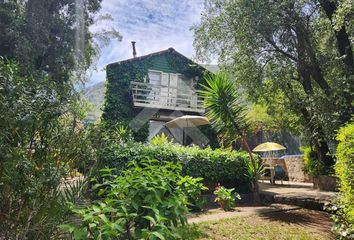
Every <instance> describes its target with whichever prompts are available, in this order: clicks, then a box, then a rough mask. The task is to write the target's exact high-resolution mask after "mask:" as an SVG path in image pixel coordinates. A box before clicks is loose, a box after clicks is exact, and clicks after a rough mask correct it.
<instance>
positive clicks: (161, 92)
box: [131, 82, 204, 113]
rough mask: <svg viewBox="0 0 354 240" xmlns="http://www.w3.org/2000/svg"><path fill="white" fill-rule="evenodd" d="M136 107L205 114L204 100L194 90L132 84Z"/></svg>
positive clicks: (138, 83)
mask: <svg viewBox="0 0 354 240" xmlns="http://www.w3.org/2000/svg"><path fill="white" fill-rule="evenodd" d="M131 89H132V95H133V101H134V106H136V107H149V108H159V109H169V110H176V111H189V112H199V113H203V112H204V108H203V107H202V103H203V101H202V99H201V98H200V97H199V96H198V95H197V94H196V93H195V92H193V91H192V90H189V91H186V90H184V91H183V90H181V89H179V88H177V87H173V86H163V85H156V84H150V83H142V82H131Z"/></svg>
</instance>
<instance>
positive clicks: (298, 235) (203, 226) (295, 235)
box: [188, 209, 333, 240]
mask: <svg viewBox="0 0 354 240" xmlns="http://www.w3.org/2000/svg"><path fill="white" fill-rule="evenodd" d="M330 228H331V222H330V220H329V216H328V215H327V214H325V213H323V212H317V211H310V210H304V209H299V210H291V211H282V212H273V213H263V214H256V215H250V216H237V217H233V218H227V219H222V220H216V221H208V222H203V223H198V224H194V225H192V226H191V227H190V231H189V234H188V235H189V237H188V238H189V239H200V240H207V239H218V240H223V239H225V240H226V239H237V240H242V239H252V240H253V239H277V240H280V239H294V240H295V239H296V240H316V239H318V240H320V239H321V240H325V239H333V236H332V234H331V232H330Z"/></svg>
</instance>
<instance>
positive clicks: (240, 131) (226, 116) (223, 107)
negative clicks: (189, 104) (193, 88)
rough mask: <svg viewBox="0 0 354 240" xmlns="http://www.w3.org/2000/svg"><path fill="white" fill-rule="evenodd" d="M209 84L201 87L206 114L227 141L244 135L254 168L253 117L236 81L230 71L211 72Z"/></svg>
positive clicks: (256, 194)
mask: <svg viewBox="0 0 354 240" xmlns="http://www.w3.org/2000/svg"><path fill="white" fill-rule="evenodd" d="M205 82H206V83H205V84H204V85H201V87H202V90H200V91H199V93H200V95H201V97H202V98H203V101H204V107H205V109H206V116H207V117H208V118H209V119H210V121H211V125H212V126H213V128H215V130H216V132H217V133H218V134H219V135H221V136H222V138H223V141H224V140H226V143H227V144H230V145H231V144H232V143H233V142H234V141H235V140H237V139H241V143H242V145H243V146H244V147H245V149H246V151H247V152H248V154H249V158H250V162H251V164H252V165H253V168H254V169H257V166H256V165H257V163H256V160H255V158H254V157H253V153H252V151H251V149H250V147H249V145H248V143H247V140H246V136H247V131H249V129H250V126H249V121H248V119H247V117H246V107H245V105H244V103H243V102H242V101H241V98H240V95H239V93H238V92H237V91H236V87H235V83H234V82H232V81H231V79H230V78H229V76H228V75H227V73H226V72H220V73H219V74H217V75H209V76H207V77H206V78H205ZM254 177H255V178H251V179H252V187H253V188H252V190H253V192H254V200H255V201H256V202H257V201H259V190H258V175H255V176H254Z"/></svg>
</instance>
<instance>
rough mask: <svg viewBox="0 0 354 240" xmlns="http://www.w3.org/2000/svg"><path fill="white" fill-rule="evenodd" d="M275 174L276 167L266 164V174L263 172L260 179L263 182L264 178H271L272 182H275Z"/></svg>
mask: <svg viewBox="0 0 354 240" xmlns="http://www.w3.org/2000/svg"><path fill="white" fill-rule="evenodd" d="M274 176H275V172H274V167H271V166H266V167H264V174H262V175H261V176H260V178H259V179H260V180H262V182H263V180H269V181H270V183H271V184H274Z"/></svg>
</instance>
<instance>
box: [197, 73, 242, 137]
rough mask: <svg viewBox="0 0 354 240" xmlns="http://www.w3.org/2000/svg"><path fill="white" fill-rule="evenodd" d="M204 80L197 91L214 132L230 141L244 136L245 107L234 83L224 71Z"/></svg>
mask: <svg viewBox="0 0 354 240" xmlns="http://www.w3.org/2000/svg"><path fill="white" fill-rule="evenodd" d="M205 82H206V84H205V85H202V88H203V90H200V91H199V93H200V95H201V97H202V98H203V99H204V107H205V109H206V110H207V111H206V116H207V117H208V118H209V119H210V120H211V125H212V126H213V127H214V128H215V129H216V132H217V133H218V134H219V135H222V136H223V138H224V139H225V141H226V142H230V143H232V142H233V141H235V140H236V139H237V138H240V137H242V136H245V134H246V133H247V130H248V128H249V124H248V121H247V119H246V108H245V105H244V104H242V102H241V98H240V95H239V94H238V92H237V91H236V88H235V85H234V83H232V82H231V81H230V80H229V78H228V76H227V74H226V73H224V72H222V73H219V74H217V75H209V76H207V77H206V78H205Z"/></svg>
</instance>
